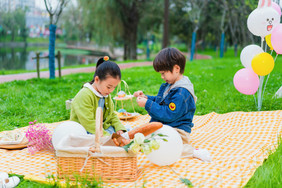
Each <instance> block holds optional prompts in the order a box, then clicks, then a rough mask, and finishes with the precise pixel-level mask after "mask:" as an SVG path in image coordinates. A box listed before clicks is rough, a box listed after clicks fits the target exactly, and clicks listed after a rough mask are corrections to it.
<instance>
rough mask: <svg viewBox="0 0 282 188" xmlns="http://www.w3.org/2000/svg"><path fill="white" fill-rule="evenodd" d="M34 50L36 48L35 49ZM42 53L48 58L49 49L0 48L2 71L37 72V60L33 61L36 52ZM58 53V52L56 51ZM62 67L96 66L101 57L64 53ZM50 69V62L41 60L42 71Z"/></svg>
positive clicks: (0, 68) (42, 55) (0, 66)
mask: <svg viewBox="0 0 282 188" xmlns="http://www.w3.org/2000/svg"><path fill="white" fill-rule="evenodd" d="M33 49H34V48H33ZM39 51H40V52H41V53H40V57H44V56H48V49H47V48H46V49H43V50H32V48H28V47H22V48H18V47H17V48H11V47H1V48H0V71H1V70H36V60H35V59H32V58H33V57H36V52H39ZM56 53H57V50H56ZM61 54H62V58H61V66H62V67H65V66H73V65H82V64H83V65H88V64H93V66H95V64H96V62H97V60H98V58H99V57H97V56H93V55H88V54H87V53H86V54H85V53H84V54H77V53H71V51H70V52H67V53H65V52H62V53H61ZM55 66H56V67H58V63H57V58H55ZM45 68H47V69H48V68H49V60H48V59H47V58H46V59H40V69H45Z"/></svg>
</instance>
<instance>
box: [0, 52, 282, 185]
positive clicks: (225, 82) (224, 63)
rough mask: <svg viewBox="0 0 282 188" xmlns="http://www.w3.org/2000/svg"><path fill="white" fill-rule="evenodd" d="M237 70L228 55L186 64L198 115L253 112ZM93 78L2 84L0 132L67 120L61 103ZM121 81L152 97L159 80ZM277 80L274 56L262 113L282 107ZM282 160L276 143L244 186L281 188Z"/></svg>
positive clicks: (137, 73) (128, 73)
mask: <svg viewBox="0 0 282 188" xmlns="http://www.w3.org/2000/svg"><path fill="white" fill-rule="evenodd" d="M230 53H231V52H230ZM241 68H243V66H242V65H241V63H240V59H239V58H235V57H232V55H228V54H227V57H225V58H222V59H219V58H214V59H212V60H196V61H193V62H189V61H188V62H187V65H186V70H185V73H184V74H185V75H187V76H189V78H190V80H191V81H192V82H193V84H194V87H195V93H196V95H197V97H198V101H197V109H196V115H204V114H207V113H210V112H217V113H220V114H222V113H227V112H233V111H245V112H247V111H256V110H257V108H256V106H255V102H254V97H253V96H247V95H243V94H241V93H239V92H238V91H237V90H236V89H235V88H234V85H233V76H234V74H235V73H236V72H237V71H238V70H240V69H241ZM92 77H93V73H80V74H72V75H67V76H63V77H62V78H61V79H58V78H56V79H55V80H49V79H40V80H38V79H30V80H27V81H13V82H8V83H4V84H0V120H1V121H0V131H3V130H12V129H15V128H19V127H24V126H28V122H30V121H33V120H37V121H38V122H42V123H52V122H58V121H63V120H67V119H69V113H70V111H69V110H66V109H65V101H66V100H67V99H70V98H73V97H74V96H75V95H76V93H77V92H78V91H79V89H80V88H81V86H82V85H83V83H85V82H87V81H90V80H91V79H92ZM122 79H123V80H125V81H126V82H127V84H128V85H129V89H130V91H131V93H133V92H134V91H137V90H143V91H144V93H146V94H150V95H156V94H157V92H158V89H159V86H160V84H161V83H162V82H163V80H162V79H161V78H160V74H159V73H156V72H155V71H154V69H153V67H136V68H130V69H125V70H122ZM281 80H282V58H281V57H278V59H277V60H276V64H275V67H274V70H273V72H272V73H271V75H270V78H269V80H268V84H267V87H266V90H265V93H264V100H263V104H262V110H263V111H269V110H281V109H282V99H274V98H273V96H274V94H275V92H276V91H277V90H278V89H279V88H280V86H281ZM115 93H116V91H114V94H115ZM133 103H134V107H135V110H136V111H137V112H139V113H142V114H145V113H146V111H145V110H144V109H143V108H141V107H138V106H137V104H136V102H135V101H134V102H133ZM125 105H126V108H128V111H131V110H132V109H131V108H132V107H131V104H130V103H128V102H127V103H126V104H125ZM281 156H282V146H281V144H280V147H279V148H278V149H277V151H276V152H275V153H274V154H272V155H270V157H269V158H268V159H267V160H266V161H265V162H264V164H263V166H262V167H260V168H258V170H257V171H256V173H255V174H254V176H253V177H252V179H251V180H250V181H249V183H248V184H247V187H281V184H282V176H281V174H282V165H281V164H282V157H281ZM258 185H261V186H258ZM20 187H38V184H37V183H33V184H30V182H29V181H24V182H22V183H21V184H20Z"/></svg>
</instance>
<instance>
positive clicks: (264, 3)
mask: <svg viewBox="0 0 282 188" xmlns="http://www.w3.org/2000/svg"><path fill="white" fill-rule="evenodd" d="M271 3H272V1H271V0H259V4H258V8H264V7H271Z"/></svg>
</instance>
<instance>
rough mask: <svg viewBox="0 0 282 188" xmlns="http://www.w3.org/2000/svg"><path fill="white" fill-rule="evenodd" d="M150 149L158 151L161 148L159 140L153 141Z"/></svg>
mask: <svg viewBox="0 0 282 188" xmlns="http://www.w3.org/2000/svg"><path fill="white" fill-rule="evenodd" d="M150 148H152V149H154V150H158V149H159V148H160V143H159V142H158V141H157V140H152V141H151V142H150Z"/></svg>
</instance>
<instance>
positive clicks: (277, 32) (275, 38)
mask: <svg viewBox="0 0 282 188" xmlns="http://www.w3.org/2000/svg"><path fill="white" fill-rule="evenodd" d="M271 44H272V47H273V49H274V50H275V52H276V53H277V54H282V24H279V25H277V26H276V27H275V28H274V29H273V31H272V34H271Z"/></svg>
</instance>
